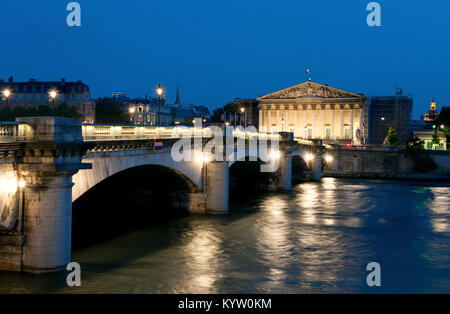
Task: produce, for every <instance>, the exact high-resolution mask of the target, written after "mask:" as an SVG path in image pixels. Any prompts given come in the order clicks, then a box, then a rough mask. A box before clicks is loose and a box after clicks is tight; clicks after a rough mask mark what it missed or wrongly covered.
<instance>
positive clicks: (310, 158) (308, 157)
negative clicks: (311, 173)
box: [305, 153, 314, 161]
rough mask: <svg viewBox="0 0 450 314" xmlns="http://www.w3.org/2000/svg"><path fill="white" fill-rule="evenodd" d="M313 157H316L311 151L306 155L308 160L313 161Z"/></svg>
mask: <svg viewBox="0 0 450 314" xmlns="http://www.w3.org/2000/svg"><path fill="white" fill-rule="evenodd" d="M313 158H314V155H313V154H311V153H308V154H306V156H305V159H306V161H311V160H313Z"/></svg>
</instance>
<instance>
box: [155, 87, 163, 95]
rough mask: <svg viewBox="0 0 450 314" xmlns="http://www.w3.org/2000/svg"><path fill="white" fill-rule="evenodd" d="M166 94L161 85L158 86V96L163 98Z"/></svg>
mask: <svg viewBox="0 0 450 314" xmlns="http://www.w3.org/2000/svg"><path fill="white" fill-rule="evenodd" d="M163 92H164V89H163V88H162V87H161V85H158V88H157V89H156V93H157V94H158V96H161V95H162V94H163Z"/></svg>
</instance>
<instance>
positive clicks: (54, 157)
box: [0, 117, 321, 272]
mask: <svg viewBox="0 0 450 314" xmlns="http://www.w3.org/2000/svg"><path fill="white" fill-rule="evenodd" d="M225 131H226V130H225ZM226 132H228V131H226ZM229 135H230V136H228V137H223V138H227V139H228V141H229V138H231V139H232V140H231V143H230V142H225V143H224V142H222V143H223V144H224V145H225V146H224V147H225V148H228V149H225V150H224V151H223V152H222V151H219V152H218V148H217V147H218V146H217V147H215V148H214V149H213V150H211V151H210V152H209V155H208V154H207V153H206V150H205V148H206V147H208V145H210V144H211V143H213V141H214V140H215V139H218V137H216V136H214V134H213V132H212V131H211V129H209V128H181V129H180V128H174V127H171V128H162V127H161V128H156V127H144V126H141V127H139V126H107V125H81V123H80V122H79V121H78V120H73V119H65V118H55V117H35V118H18V119H17V121H16V122H15V123H0V269H2V270H14V271H28V272H48V271H57V270H61V269H63V268H64V267H65V266H66V265H67V263H69V262H70V254H71V231H72V230H71V227H72V202H74V201H76V200H77V199H79V198H81V197H82V196H83V195H84V194H85V193H86V192H88V191H90V190H91V189H92V188H93V187H95V186H97V185H99V184H102V182H104V181H106V180H108V179H109V178H111V177H114V176H115V175H118V174H124V173H125V174H126V172H127V171H129V170H130V169H136V168H137V167H146V166H153V167H157V168H161V169H165V171H167V172H170V173H171V174H172V175H174V176H175V177H177V178H178V179H180V180H181V181H182V182H184V184H185V186H186V189H185V190H183V191H171V193H172V196H173V197H171V199H172V201H173V204H172V205H173V206H176V207H180V208H182V209H184V210H186V211H188V212H189V213H195V214H226V213H227V212H228V193H229V192H228V191H229V169H230V167H232V165H233V164H234V163H235V162H236V161H251V160H254V161H259V162H260V163H261V165H266V166H269V165H270V166H271V167H272V169H273V170H272V171H273V174H274V175H273V176H272V177H273V178H274V179H273V180H272V181H271V182H270V184H268V186H267V188H268V189H269V190H290V189H291V187H292V158H293V156H295V155H298V156H301V157H303V158H304V159H309V164H310V168H311V169H312V173H313V178H314V179H316V180H320V175H321V158H320V154H316V155H315V156H316V157H315V158H311V156H313V155H312V153H313V152H314V151H315V150H317V146H314V145H308V144H302V143H298V142H295V141H293V138H292V134H291V133H274V134H265V133H257V132H246V131H242V130H241V131H239V130H235V131H232V134H229ZM223 138H221V139H220V141H224V140H223ZM180 139H183V141H184V142H183V143H184V146H182V147H181V148H178V149H179V153H180V154H185V153H186V154H187V153H190V156H191V157H192V158H191V159H190V160H189V158H186V159H187V160H181V161H175V159H174V156H173V151H174V149H175V148H176V147H175V146H176V145H179V144H177V143H180ZM252 141H256V142H252ZM186 143H187V144H186ZM251 143H258V144H259V146H257V149H253V148H252V146H251V145H250V144H251ZM261 143H262V144H264V145H265V146H264V145H262V144H261ZM275 144H276V145H275ZM230 147H231V150H230V149H229V148H230ZM261 147H263V148H267V149H266V150H263V149H261ZM217 154H218V155H219V156H222V157H223V158H222V159H220V158H217V156H218V155H217ZM188 155H189V154H188ZM231 155H232V156H234V157H233V158H230V156H231ZM306 155H308V158H306ZM212 157H214V158H212ZM274 164H275V165H276V166H275V167H273V165H274ZM269 169H270V168H269ZM124 184H126V182H125V183H124ZM167 189H169V190H170V189H171V186H167Z"/></svg>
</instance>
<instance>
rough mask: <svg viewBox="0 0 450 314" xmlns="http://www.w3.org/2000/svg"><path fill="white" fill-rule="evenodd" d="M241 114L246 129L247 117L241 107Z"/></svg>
mask: <svg viewBox="0 0 450 314" xmlns="http://www.w3.org/2000/svg"><path fill="white" fill-rule="evenodd" d="M241 112H242V114H243V115H244V127H245V128H247V115H246V114H245V108H244V107H241Z"/></svg>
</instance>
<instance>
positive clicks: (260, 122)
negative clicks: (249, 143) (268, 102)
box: [258, 108, 264, 132]
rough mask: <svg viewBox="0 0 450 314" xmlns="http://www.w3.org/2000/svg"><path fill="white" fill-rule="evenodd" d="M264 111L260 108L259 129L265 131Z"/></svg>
mask: <svg viewBox="0 0 450 314" xmlns="http://www.w3.org/2000/svg"><path fill="white" fill-rule="evenodd" d="M263 125H264V124H263V111H262V108H260V109H259V122H258V131H259V132H263Z"/></svg>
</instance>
